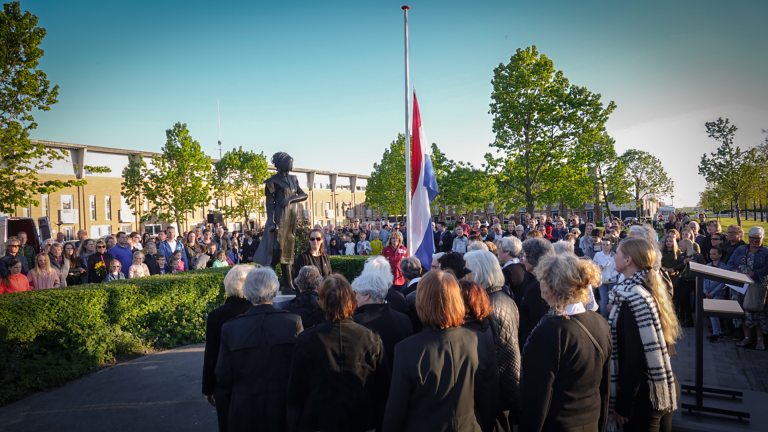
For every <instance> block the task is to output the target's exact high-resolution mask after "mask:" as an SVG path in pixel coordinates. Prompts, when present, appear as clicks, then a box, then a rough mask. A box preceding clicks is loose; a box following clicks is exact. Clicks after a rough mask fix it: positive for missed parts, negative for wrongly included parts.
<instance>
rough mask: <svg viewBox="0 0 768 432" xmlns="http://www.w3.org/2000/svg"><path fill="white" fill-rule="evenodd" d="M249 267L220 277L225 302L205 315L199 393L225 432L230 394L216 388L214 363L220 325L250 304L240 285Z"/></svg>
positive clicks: (234, 268) (217, 350) (242, 312)
mask: <svg viewBox="0 0 768 432" xmlns="http://www.w3.org/2000/svg"><path fill="white" fill-rule="evenodd" d="M253 269H254V267H253V266H246V265H239V266H234V267H232V268H231V269H229V272H227V275H226V276H225V277H224V291H225V292H226V293H227V299H226V300H225V301H224V304H223V305H222V306H219V307H218V308H216V309H214V310H212V311H211V313H209V314H208V321H207V322H206V324H205V354H204V355H203V358H204V361H205V362H204V363H203V394H204V395H205V400H206V401H207V402H208V404H209V405H210V406H212V407H216V417H217V418H218V420H219V431H220V432H226V431H227V416H228V415H229V405H230V400H231V396H232V394H231V391H230V388H229V387H225V386H222V385H220V384H219V383H218V382H217V381H216V374H215V371H216V361H217V360H218V358H219V348H220V344H221V328H222V327H223V326H224V323H225V322H227V321H229V320H231V319H232V318H235V317H236V316H238V315H241V314H244V313H246V312H248V310H249V309H250V308H251V306H253V304H252V303H251V302H250V301H248V300H247V299H246V298H245V294H243V283H244V282H245V278H246V276H248V272H249V271H251V270H253Z"/></svg>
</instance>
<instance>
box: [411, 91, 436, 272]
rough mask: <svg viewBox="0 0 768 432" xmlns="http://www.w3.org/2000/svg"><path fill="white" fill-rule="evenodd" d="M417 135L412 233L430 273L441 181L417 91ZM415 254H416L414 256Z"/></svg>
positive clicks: (413, 151)
mask: <svg viewBox="0 0 768 432" xmlns="http://www.w3.org/2000/svg"><path fill="white" fill-rule="evenodd" d="M412 130H413V135H412V136H411V149H410V150H411V214H410V215H409V216H408V217H409V219H411V227H410V230H411V232H409V233H408V237H410V238H411V239H412V240H411V241H412V242H413V243H412V246H411V247H412V249H411V251H412V253H413V255H414V256H415V257H417V258H418V259H419V261H421V265H422V267H424V268H426V269H429V268H430V266H431V265H432V254H434V253H435V243H434V235H433V234H434V231H433V230H432V212H431V210H430V204H431V203H432V200H434V199H435V197H436V196H437V193H438V191H437V178H436V177H435V170H434V168H433V167H432V159H431V158H430V157H429V147H428V146H427V139H426V137H425V136H424V126H423V125H422V124H421V114H420V113H419V103H418V101H417V100H416V90H414V91H413V129H412ZM413 251H415V252H413Z"/></svg>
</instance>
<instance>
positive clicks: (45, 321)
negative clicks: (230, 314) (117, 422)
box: [0, 256, 367, 405]
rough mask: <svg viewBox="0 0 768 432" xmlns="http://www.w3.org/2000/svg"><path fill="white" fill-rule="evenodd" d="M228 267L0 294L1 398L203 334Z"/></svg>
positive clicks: (348, 268)
mask: <svg viewBox="0 0 768 432" xmlns="http://www.w3.org/2000/svg"><path fill="white" fill-rule="evenodd" d="M366 258H367V257H362V256H332V257H330V261H331V268H332V269H333V271H334V273H340V274H342V275H344V276H345V277H346V278H347V279H349V280H350V281H352V280H353V279H354V278H356V277H357V276H359V275H360V273H362V271H363V265H364V264H365V260H366ZM228 269H229V268H228V267H222V268H217V269H206V270H196V271H190V272H184V273H179V274H175V275H167V276H153V277H149V278H139V279H130V280H124V281H113V282H109V283H104V284H98V285H87V286H77V287H69V288H58V289H51V290H43V291H30V292H23V293H13V294H3V295H0V405H5V404H7V403H9V402H12V401H14V400H16V399H18V398H19V397H21V396H22V395H23V394H24V392H25V391H30V390H32V391H34V390H45V389H49V388H51V387H56V386H60V385H62V384H64V383H65V382H66V381H68V380H71V379H73V378H77V377H80V376H82V375H84V374H86V373H88V372H91V371H93V370H95V369H96V367H97V366H98V365H99V364H102V363H104V362H108V361H112V360H114V359H115V358H116V357H118V356H120V355H123V354H129V353H136V352H141V351H142V350H144V349H157V348H172V347H175V346H179V345H188V344H193V343H200V342H204V341H205V320H206V318H207V315H208V313H209V312H210V311H212V310H213V309H215V308H216V307H218V306H220V305H221V304H222V302H223V300H224V298H225V294H224V286H223V281H224V275H226V273H227V271H228ZM278 272H279V268H278Z"/></svg>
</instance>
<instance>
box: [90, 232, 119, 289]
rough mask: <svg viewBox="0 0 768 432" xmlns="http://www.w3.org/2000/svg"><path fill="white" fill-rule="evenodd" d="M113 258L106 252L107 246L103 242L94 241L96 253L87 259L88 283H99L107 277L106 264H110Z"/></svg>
mask: <svg viewBox="0 0 768 432" xmlns="http://www.w3.org/2000/svg"><path fill="white" fill-rule="evenodd" d="M113 259H114V257H113V256H112V254H110V253H109V252H107V244H106V243H104V240H96V252H94V253H93V255H91V256H89V257H88V281H89V282H90V283H101V282H103V281H104V279H105V278H106V277H107V264H109V263H111V262H112V260H113Z"/></svg>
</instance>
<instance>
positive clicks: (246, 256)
mask: <svg viewBox="0 0 768 432" xmlns="http://www.w3.org/2000/svg"><path fill="white" fill-rule="evenodd" d="M258 247H259V244H258V242H256V241H255V240H251V244H250V245H249V244H248V242H246V241H243V247H242V252H243V262H244V263H249V262H253V254H255V253H256V248H258Z"/></svg>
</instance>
